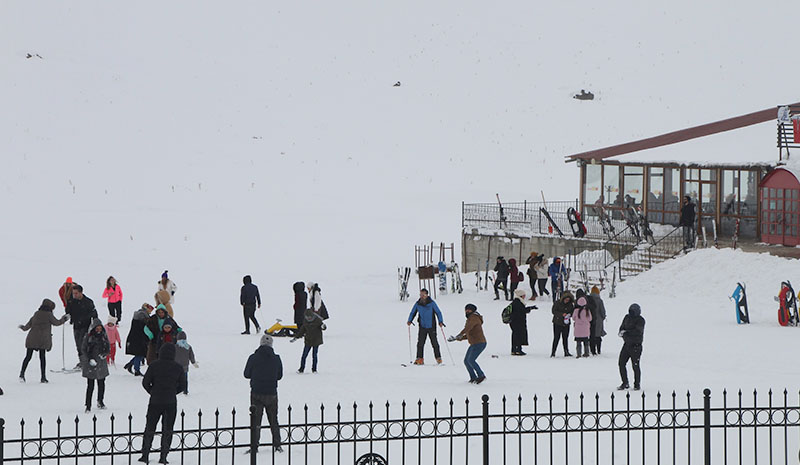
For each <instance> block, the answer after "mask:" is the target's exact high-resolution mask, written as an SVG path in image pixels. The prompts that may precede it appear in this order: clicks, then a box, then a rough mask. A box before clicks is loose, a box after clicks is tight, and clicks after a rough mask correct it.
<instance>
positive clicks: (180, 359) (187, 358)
mask: <svg viewBox="0 0 800 465" xmlns="http://www.w3.org/2000/svg"><path fill="white" fill-rule="evenodd" d="M177 339H178V342H177V343H176V344H175V345H176V346H177V347H176V348H175V362H177V363H178V364H179V365H180V366H181V367H182V368H183V385H184V386H186V389H184V391H183V393H184V394H189V363H191V364H192V365H193V366H194V367H195V368H198V367H199V365H198V364H197V360H195V359H194V349H192V346H191V345H189V343H188V342H187V341H186V331H181V332H179V333H178V337H177Z"/></svg>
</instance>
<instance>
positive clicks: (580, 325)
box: [572, 289, 592, 358]
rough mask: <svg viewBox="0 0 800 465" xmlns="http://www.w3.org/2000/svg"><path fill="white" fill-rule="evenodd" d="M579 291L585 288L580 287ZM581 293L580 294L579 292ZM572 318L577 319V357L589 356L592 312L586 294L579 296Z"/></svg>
mask: <svg viewBox="0 0 800 465" xmlns="http://www.w3.org/2000/svg"><path fill="white" fill-rule="evenodd" d="M578 292H579V293H582V292H583V289H578ZM579 295H580V294H579ZM572 319H573V320H574V321H575V350H576V351H577V354H576V355H577V357H579V358H580V357H581V356H583V357H588V356H589V337H590V336H591V331H590V329H591V322H592V312H591V310H589V302H588V300H587V299H586V296H585V295H581V296H580V297H578V301H577V302H576V305H575V311H574V312H572ZM581 346H583V355H581Z"/></svg>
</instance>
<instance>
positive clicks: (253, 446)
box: [249, 405, 261, 465]
mask: <svg viewBox="0 0 800 465" xmlns="http://www.w3.org/2000/svg"><path fill="white" fill-rule="evenodd" d="M257 408H260V407H256V406H255V405H251V406H250V441H249V442H250V465H256V463H257V462H256V460H257V459H258V454H257V453H256V452H257V451H258V440H256V437H257V436H258V428H260V427H261V425H260V424H258V425H257V424H256V409H257Z"/></svg>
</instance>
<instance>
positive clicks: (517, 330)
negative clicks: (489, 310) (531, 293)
mask: <svg viewBox="0 0 800 465" xmlns="http://www.w3.org/2000/svg"><path fill="white" fill-rule="evenodd" d="M524 301H525V291H524V290H522V289H517V290H515V291H514V301H513V302H511V305H510V306H511V314H510V316H509V321H508V324H509V325H510V326H511V355H527V354H526V353H525V352H523V351H522V346H526V345H528V313H530V312H531V310H533V309H536V308H537V307H536V305H532V306H530V307H526V306H525V303H524ZM504 313H505V311H504Z"/></svg>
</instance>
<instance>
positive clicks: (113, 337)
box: [106, 316, 122, 365]
mask: <svg viewBox="0 0 800 465" xmlns="http://www.w3.org/2000/svg"><path fill="white" fill-rule="evenodd" d="M106 336H108V345H109V346H110V348H111V351H110V352H109V353H108V356H106V362H107V363H110V364H112V365H116V362H115V361H114V358H115V357H116V355H117V347H119V348H120V349H121V348H122V339H120V337H119V331H117V319H116V318H115V317H113V316H110V317H108V323H106Z"/></svg>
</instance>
